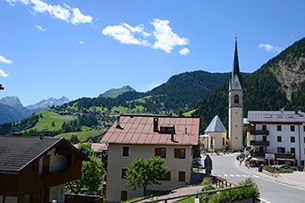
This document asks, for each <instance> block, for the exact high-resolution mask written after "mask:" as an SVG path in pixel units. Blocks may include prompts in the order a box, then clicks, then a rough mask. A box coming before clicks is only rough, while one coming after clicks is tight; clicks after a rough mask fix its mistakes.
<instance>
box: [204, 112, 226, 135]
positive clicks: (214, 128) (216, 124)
mask: <svg viewBox="0 0 305 203" xmlns="http://www.w3.org/2000/svg"><path fill="white" fill-rule="evenodd" d="M204 132H205V133H209V132H227V130H226V128H225V127H224V125H223V124H222V122H221V120H220V119H219V117H218V115H216V116H215V117H214V118H213V120H212V121H211V123H210V125H209V126H208V127H207V128H206V129H205V131H204Z"/></svg>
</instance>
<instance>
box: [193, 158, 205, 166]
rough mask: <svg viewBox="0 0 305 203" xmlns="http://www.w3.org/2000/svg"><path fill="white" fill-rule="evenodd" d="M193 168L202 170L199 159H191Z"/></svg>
mask: <svg viewBox="0 0 305 203" xmlns="http://www.w3.org/2000/svg"><path fill="white" fill-rule="evenodd" d="M193 168H203V165H202V161H201V158H195V159H193Z"/></svg>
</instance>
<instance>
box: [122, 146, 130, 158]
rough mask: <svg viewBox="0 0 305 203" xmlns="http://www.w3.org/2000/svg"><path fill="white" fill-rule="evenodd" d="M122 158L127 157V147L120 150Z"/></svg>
mask: <svg viewBox="0 0 305 203" xmlns="http://www.w3.org/2000/svg"><path fill="white" fill-rule="evenodd" d="M122 156H124V157H128V156H129V147H123V149H122Z"/></svg>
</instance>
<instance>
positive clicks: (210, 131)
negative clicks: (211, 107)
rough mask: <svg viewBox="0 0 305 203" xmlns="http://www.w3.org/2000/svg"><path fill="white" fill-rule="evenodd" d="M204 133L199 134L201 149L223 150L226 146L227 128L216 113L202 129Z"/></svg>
mask: <svg viewBox="0 0 305 203" xmlns="http://www.w3.org/2000/svg"><path fill="white" fill-rule="evenodd" d="M204 133H205V134H204V135H202V136H200V138H201V140H202V144H203V146H202V147H203V150H207V151H213V150H225V149H227V148H228V147H229V146H228V140H227V130H226V128H225V127H224V125H223V124H222V122H221V120H220V119H219V117H218V115H216V116H215V117H214V118H213V120H212V121H211V123H210V124H209V125H208V127H207V128H206V129H205V131H204Z"/></svg>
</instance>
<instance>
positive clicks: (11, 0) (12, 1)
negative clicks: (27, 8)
mask: <svg viewBox="0 0 305 203" xmlns="http://www.w3.org/2000/svg"><path fill="white" fill-rule="evenodd" d="M6 1H7V2H8V3H9V4H10V5H11V6H15V4H16V3H17V2H21V3H23V4H25V5H28V4H29V3H30V0H6Z"/></svg>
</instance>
